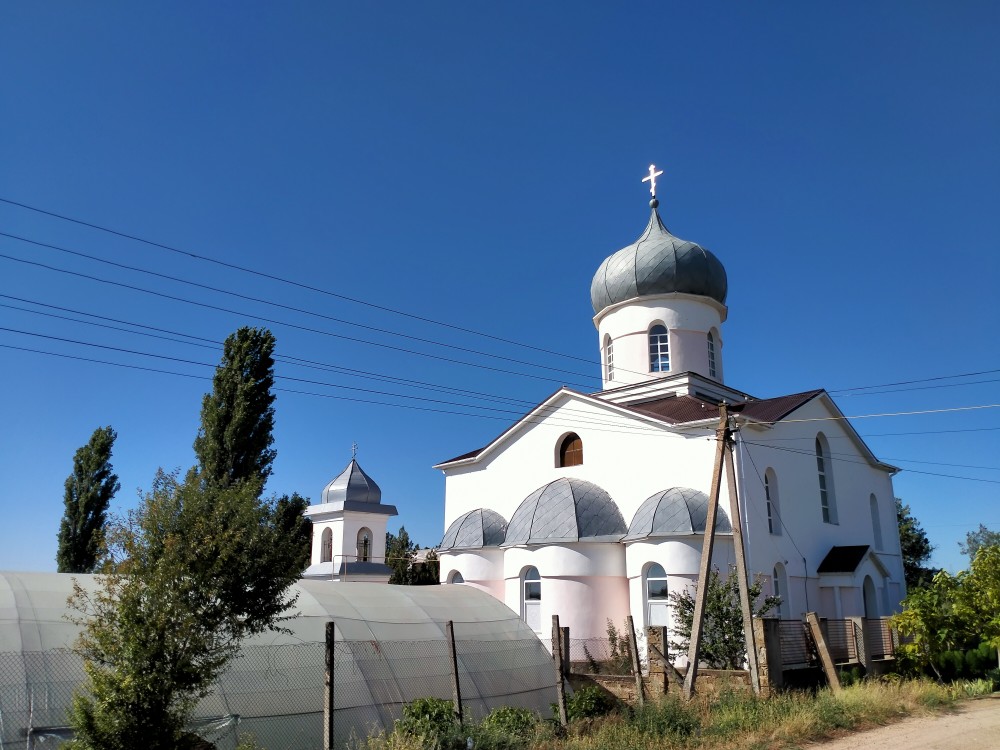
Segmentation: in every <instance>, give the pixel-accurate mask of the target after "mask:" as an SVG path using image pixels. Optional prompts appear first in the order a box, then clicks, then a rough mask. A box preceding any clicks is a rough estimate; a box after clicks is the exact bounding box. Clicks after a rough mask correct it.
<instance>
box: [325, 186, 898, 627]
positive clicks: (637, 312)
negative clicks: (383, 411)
mask: <svg viewBox="0 0 1000 750" xmlns="http://www.w3.org/2000/svg"><path fill="white" fill-rule="evenodd" d="M651 175H652V169H651ZM653 187H654V189H655V182H654V183H653ZM651 193H652V194H653V196H654V197H653V200H651V201H650V207H651V209H652V210H651V215H650V218H649V224H648V225H647V226H646V228H645V230H644V231H643V232H642V234H641V236H640V237H639V239H638V240H636V241H635V242H633V243H632V244H630V245H627V246H626V247H624V248H622V249H621V250H619V251H618V252H616V253H614V254H612V255H610V256H609V257H608V258H607V259H606V260H605V261H604V262H603V263H602V264H601V265H600V267H599V268H598V269H597V273H596V274H595V275H594V279H593V283H592V285H591V290H590V295H591V301H592V303H593V309H594V318H593V322H594V325H595V327H596V328H597V335H598V344H599V348H600V353H601V362H602V367H603V373H602V375H603V388H602V390H601V391H599V392H597V393H580V392H578V391H574V390H571V389H569V388H561V389H560V390H558V391H556V392H555V393H553V394H552V395H551V396H549V397H548V398H547V399H545V400H544V401H543V402H542V403H540V404H539V405H538V406H537V407H535V408H534V409H533V410H532V411H530V412H529V413H527V414H525V415H524V417H522V418H521V419H520V420H519V421H517V422H516V423H514V424H513V425H511V426H510V427H509V428H508V429H507V430H506V431H504V432H503V433H501V434H500V435H498V436H497V437H496V438H495V439H493V440H492V441H491V442H490V443H489V444H488V445H486V446H484V447H482V448H479V449H477V450H473V451H470V452H468V453H466V454H464V455H461V456H458V457H456V458H451V459H449V460H447V461H443V462H442V463H440V464H438V465H437V466H436V467H435V468H438V469H440V470H441V471H442V472H443V473H444V475H445V527H446V531H445V534H444V537H443V539H442V541H441V544H440V547H439V549H438V554H439V555H440V559H441V581H442V583H443V584H463V585H465V586H473V587H475V588H478V589H481V590H483V591H487V592H489V593H490V594H492V595H493V596H494V597H496V598H497V599H500V600H501V601H503V602H505V603H506V604H507V605H508V606H509V607H510V608H511V609H513V610H514V611H515V612H518V613H519V614H520V615H521V617H523V619H524V620H525V621H526V622H527V623H528V624H529V625H530V626H531V627H532V628H533V629H534V630H535V631H536V632H538V633H540V634H541V633H547V631H548V628H549V623H550V622H551V615H553V614H558V615H559V616H560V620H561V623H562V624H563V625H568V626H569V627H570V628H571V632H572V635H573V637H574V638H592V637H601V636H603V635H604V634H605V629H606V621H607V619H608V618H611V619H612V620H613V621H614V622H615V623H616V624H620V623H621V622H622V620H623V619H624V617H625V616H626V615H629V614H631V615H632V616H633V617H634V618H635V622H636V625H637V626H644V625H670V621H671V616H670V604H669V600H668V598H667V597H668V594H669V593H670V592H673V591H678V590H681V589H684V588H692V587H693V586H694V584H695V582H696V580H697V576H698V572H697V571H698V564H699V560H700V557H701V548H702V542H703V535H704V533H705V519H706V513H707V505H708V495H709V490H710V484H711V478H712V468H713V463H714V458H715V452H716V439H715V429H716V426H717V424H718V421H719V410H718V405H719V403H720V402H726V403H727V404H729V405H732V408H733V409H734V414H733V418H734V421H735V426H736V428H738V430H737V432H736V445H735V455H734V458H735V469H736V476H737V486H738V495H739V499H740V503H741V512H742V516H743V518H742V519H741V520H742V526H743V529H744V536H745V539H746V550H747V567H748V570H749V573H750V575H751V576H755V575H760V576H762V577H763V578H764V579H765V580H766V588H767V589H768V590H769V591H770V592H772V593H775V594H778V595H779V596H780V597H781V598H782V604H781V607H780V613H779V614H780V616H781V617H783V618H798V617H800V616H801V615H802V613H804V612H806V611H810V610H812V611H817V612H818V613H819V614H820V616H825V617H830V618H842V617H848V616H854V615H862V616H869V617H874V616H881V615H886V614H890V613H892V612H894V611H896V610H897V608H898V606H899V602H900V600H901V599H902V598H903V596H904V595H905V593H906V591H905V584H904V579H903V565H902V557H901V554H900V546H899V534H898V527H897V522H896V512H895V504H894V497H895V496H894V493H893V487H892V476H893V474H894V473H896V471H897V469H896V468H895V467H893V466H890V465H888V464H886V463H883V462H882V461H880V460H879V459H878V458H876V457H875V456H874V455H873V454H872V452H871V450H869V448H868V447H867V446H866V445H865V443H864V441H863V440H862V439H861V437H860V436H859V435H858V433H857V432H855V430H854V428H853V427H852V426H851V424H850V423H849V422H848V421H847V420H846V419H844V415H843V414H842V413H841V411H840V410H839V409H838V408H837V405H836V404H835V403H834V401H833V400H832V399H831V398H830V396H829V395H828V394H827V393H826V392H825V391H823V390H812V391H806V392H803V393H794V394H790V395H783V396H777V397H772V398H756V397H754V396H751V395H749V394H747V393H744V392H743V391H740V390H738V389H736V388H734V387H732V386H730V385H729V384H727V383H726V381H725V377H724V373H725V366H724V365H725V363H724V357H723V353H724V341H725V337H724V332H723V325H724V323H725V322H726V318H727V316H728V312H729V311H728V308H727V307H726V294H727V287H728V280H727V277H726V271H725V268H724V267H723V265H722V263H721V262H720V261H719V260H718V259H717V258H716V257H715V256H714V255H713V254H712V253H711V252H709V251H708V250H706V249H705V248H703V247H701V246H700V245H698V244H695V243H694V242H689V241H686V240H682V239H679V238H678V237H675V236H674V235H672V234H671V233H670V232H669V231H668V230H667V227H666V226H665V225H664V223H663V221H662V219H661V218H660V215H659V212H658V210H657V209H658V201H657V200H656V198H655V192H654V190H651ZM736 410H738V411H736ZM725 484H726V483H725V482H723V486H722V494H721V497H720V518H719V521H718V523H717V532H718V536H717V541H716V546H715V552H714V555H713V557H714V559H713V565H714V566H716V567H718V568H719V569H720V571H721V572H723V573H724V574H725V573H726V572H727V571H728V567H729V565H730V564H731V563H732V562H733V558H734V554H733V543H732V532H731V529H730V522H729V519H728V516H727V511H728V508H729V498H728V494H727V492H726V486H725ZM319 507H320V508H322V507H325V506H319ZM345 507H346V506H345ZM317 511H318V508H317ZM324 512H325V511H324ZM333 512H336V511H335V510H334V511H333ZM314 520H318V517H317V516H314ZM353 533H354V527H353V526H352V527H351V528H350V529H346V527H345V531H344V535H345V536H344V537H343V538H344V539H347V537H349V536H350V535H351V534H353Z"/></svg>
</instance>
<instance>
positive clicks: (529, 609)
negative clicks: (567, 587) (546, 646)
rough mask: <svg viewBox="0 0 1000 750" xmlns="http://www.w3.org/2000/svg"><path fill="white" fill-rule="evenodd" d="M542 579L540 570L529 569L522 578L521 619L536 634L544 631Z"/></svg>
mask: <svg viewBox="0 0 1000 750" xmlns="http://www.w3.org/2000/svg"><path fill="white" fill-rule="evenodd" d="M541 605H542V579H541V576H539V575H538V568H534V567H532V568H528V569H527V570H525V571H524V575H523V576H521V617H522V618H524V621H525V622H526V623H527V625H528V627H529V628H531V629H532V630H534V631H535V632H536V633H540V632H541V631H542V606H541Z"/></svg>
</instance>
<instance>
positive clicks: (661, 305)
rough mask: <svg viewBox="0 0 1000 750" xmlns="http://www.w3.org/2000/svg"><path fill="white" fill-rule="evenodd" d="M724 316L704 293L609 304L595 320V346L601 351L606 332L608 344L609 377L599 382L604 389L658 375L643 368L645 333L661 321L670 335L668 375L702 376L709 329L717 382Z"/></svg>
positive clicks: (722, 309) (646, 349)
mask: <svg viewBox="0 0 1000 750" xmlns="http://www.w3.org/2000/svg"><path fill="white" fill-rule="evenodd" d="M724 320H725V307H723V306H722V305H719V304H718V303H716V302H714V301H713V300H709V299H707V298H705V297H695V296H693V295H687V294H670V295H659V296H651V297H645V298H643V299H637V300H630V301H629V302H627V303H624V304H622V305H621V306H619V307H616V308H612V309H611V310H610V312H606V313H604V314H603V316H602V317H601V318H600V320H599V321H597V327H598V334H599V335H598V345H599V346H600V347H602V349H603V346H604V341H605V338H606V337H607V336H610V337H611V340H612V341H613V342H614V355H615V374H614V380H613V381H611V382H605V384H604V385H605V387H618V386H622V385H628V384H631V383H641V382H643V381H646V380H651V379H655V378H657V377H660V376H661V374H660V373H650V372H649V341H648V338H647V336H648V332H649V329H650V328H651V327H652V326H653V325H655V324H656V323H662V324H663V325H664V326H665V327H666V328H667V330H668V331H669V333H670V336H669V342H670V372H671V373H677V372H685V371H691V372H697V373H699V374H701V375H705V376H708V342H707V334H708V332H709V331H714V335H715V339H716V341H715V359H716V367H717V371H718V372H717V375H718V377H717V379H718V380H720V381H721V380H722V377H721V376H722V335H721V325H722V322H723V321H724ZM601 356H602V358H603V356H604V353H603V351H602V352H601ZM663 374H669V373H663ZM605 377H607V373H605Z"/></svg>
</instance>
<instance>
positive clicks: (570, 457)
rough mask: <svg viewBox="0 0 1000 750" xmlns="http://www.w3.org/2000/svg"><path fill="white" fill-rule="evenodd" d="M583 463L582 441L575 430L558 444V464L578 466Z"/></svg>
mask: <svg viewBox="0 0 1000 750" xmlns="http://www.w3.org/2000/svg"><path fill="white" fill-rule="evenodd" d="M582 463H583V441H582V440H581V439H580V436H579V435H577V434H576V433H575V432H571V433H570V434H569V435H567V436H566V437H564V438H563V440H562V442H561V443H560V444H559V466H560V467H562V466H580V465H581V464H582Z"/></svg>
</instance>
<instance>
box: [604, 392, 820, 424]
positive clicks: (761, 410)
mask: <svg viewBox="0 0 1000 750" xmlns="http://www.w3.org/2000/svg"><path fill="white" fill-rule="evenodd" d="M822 392H823V391H821V390H819V391H805V392H804V393H793V394H790V395H788V396H778V397H777V398H764V399H760V400H759V401H748V402H747V403H746V404H745V405H743V409H742V410H741V411H740V414H742V415H743V416H744V417H749V418H750V419H753V420H756V421H758V422H777V421H779V420H781V419H784V418H785V417H786V416H788V415H789V414H790V413H791V412H793V411H795V410H796V409H798V408H799V407H800V406H802V405H803V404H804V403H806V402H807V401H810V400H811V399H814V398H816V396H818V395H819V394H821V393H822ZM622 406H625V408H626V409H630V410H632V411H635V412H639V413H640V414H646V415H649V416H651V417H656V418H657V419H661V420H663V421H664V422H669V423H670V424H682V423H684V422H697V421H699V420H702V419H718V417H719V406H718V404H717V403H716V402H715V401H712V400H709V399H706V398H701V397H698V396H671V397H669V398H661V399H657V400H656V401H646V402H645V403H642V404H636V405H635V406H628V405H627V404H622Z"/></svg>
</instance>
